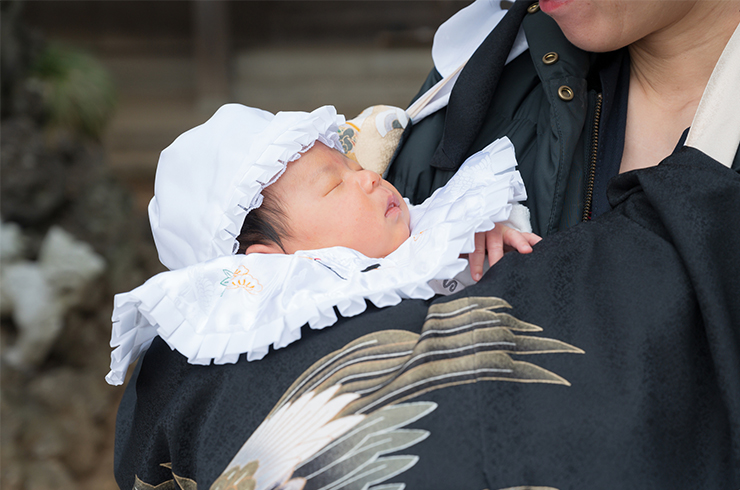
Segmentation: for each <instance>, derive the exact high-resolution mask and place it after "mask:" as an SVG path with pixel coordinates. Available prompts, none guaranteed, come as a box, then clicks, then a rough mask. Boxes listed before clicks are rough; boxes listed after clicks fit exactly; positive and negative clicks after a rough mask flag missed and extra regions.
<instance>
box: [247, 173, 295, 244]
mask: <svg viewBox="0 0 740 490" xmlns="http://www.w3.org/2000/svg"><path fill="white" fill-rule="evenodd" d="M262 198H263V199H262V205H260V207H258V208H257V209H253V210H251V211H250V212H249V213H248V214H247V216H246V217H245V218H244V223H242V229H241V231H240V232H239V236H238V237H236V240H237V241H238V242H239V248H238V249H237V251H236V253H238V254H244V253H246V252H247V249H248V248H249V247H250V246H251V245H256V244H259V245H277V246H278V247H280V249H281V250H282V251H283V252H284V253H285V247H283V242H282V239H284V238H288V237H289V236H290V230H289V229H288V215H287V214H286V213H285V209H284V208H283V206H282V203H281V202H280V199H278V197H277V196H276V195H275V192H273V191H272V190H271V189H270V188H269V187H266V188H264V189H262Z"/></svg>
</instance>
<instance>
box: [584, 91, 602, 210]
mask: <svg viewBox="0 0 740 490" xmlns="http://www.w3.org/2000/svg"><path fill="white" fill-rule="evenodd" d="M601 101H602V95H601V94H597V95H596V111H595V113H594V130H593V133H592V134H591V158H590V159H589V162H588V180H587V181H586V198H585V200H584V205H583V217H582V218H581V221H589V220H590V219H591V207H592V205H593V200H594V179H595V178H596V154H597V151H598V149H599V121H600V119H601Z"/></svg>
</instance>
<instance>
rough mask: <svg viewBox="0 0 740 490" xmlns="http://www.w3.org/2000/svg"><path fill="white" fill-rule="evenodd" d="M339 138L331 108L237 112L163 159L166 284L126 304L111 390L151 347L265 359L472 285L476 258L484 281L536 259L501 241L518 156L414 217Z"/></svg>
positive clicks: (200, 356) (481, 158)
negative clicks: (462, 280)
mask: <svg viewBox="0 0 740 490" xmlns="http://www.w3.org/2000/svg"><path fill="white" fill-rule="evenodd" d="M343 122H344V118H343V117H342V116H338V115H337V114H336V111H335V109H334V108H333V107H330V106H325V107H322V108H319V109H317V110H315V111H313V112H311V113H304V112H281V113H278V114H276V115H273V114H270V113H268V112H265V111H261V110H259V109H253V108H249V107H245V106H241V105H238V104H229V105H226V106H223V107H222V108H221V109H219V110H218V111H217V112H216V114H214V116H213V117H211V119H209V120H208V121H207V122H206V123H204V124H202V125H201V126H198V127H196V128H193V129H191V130H190V131H187V132H186V133H184V134H182V135H181V136H180V137H178V138H177V139H176V140H175V142H173V144H172V145H170V146H169V147H168V148H167V149H165V150H164V151H163V152H162V155H161V157H160V161H159V165H158V168H157V176H156V182H155V196H154V198H153V199H152V201H151V203H150V205H149V216H150V221H151V225H152V233H153V236H154V240H155V243H156V246H157V250H158V252H159V256H160V260H161V261H162V263H163V264H164V265H165V266H167V267H168V268H169V269H170V271H168V272H164V273H161V274H158V275H157V276H155V277H153V278H151V279H150V280H149V281H147V282H146V283H145V284H144V285H142V286H140V287H138V288H136V289H135V290H133V291H131V292H129V293H123V294H119V295H116V298H115V308H114V312H113V322H114V323H113V334H112V339H111V345H112V346H118V347H117V348H116V349H115V350H114V351H113V353H112V354H111V372H110V373H109V374H108V376H107V377H106V379H107V380H108V382H109V383H111V384H121V383H122V382H123V378H124V376H125V372H126V369H127V367H128V365H129V364H130V363H131V362H133V361H134V360H135V359H136V358H137V357H138V355H139V354H140V353H141V352H143V351H144V350H146V348H148V346H149V344H150V343H151V341H152V339H153V338H154V336H156V335H159V336H161V337H162V338H163V339H164V340H165V341H166V342H167V343H168V344H169V345H170V347H172V348H173V349H176V350H178V351H179V352H181V353H182V354H183V355H185V356H187V357H188V361H189V362H191V363H193V364H209V363H210V362H212V361H213V362H216V363H228V362H236V361H237V360H238V358H239V356H240V355H241V354H244V353H246V354H247V357H248V359H249V360H253V359H259V358H261V357H262V356H264V355H265V354H266V353H267V351H268V349H269V347H270V346H273V347H275V348H279V347H283V346H285V345H287V344H289V343H291V342H293V341H295V340H297V339H298V338H300V329H301V327H302V326H303V325H304V324H306V323H308V324H309V325H310V326H311V328H324V327H326V326H329V325H332V324H333V323H334V322H336V319H337V317H336V315H335V313H334V309H335V308H336V309H338V310H339V312H340V313H341V314H342V315H343V316H352V315H356V314H359V313H360V312H362V311H364V309H365V308H366V301H371V302H373V303H374V304H376V305H377V306H379V307H383V306H389V305H393V304H396V303H398V302H399V301H401V299H403V298H429V297H431V296H432V295H433V294H434V292H435V291H436V292H439V291H437V290H436V289H435V288H434V287H433V285H432V284H433V283H434V281H440V280H449V279H451V278H453V277H454V276H456V275H458V274H461V273H462V271H463V269H464V268H465V265H466V264H465V261H464V260H461V259H460V258H459V257H460V255H461V254H469V253H475V249H478V254H479V255H480V262H481V267H482V262H483V260H482V256H483V255H484V254H485V246H483V247H481V246H480V244H482V243H484V242H488V244H489V248H500V249H503V247H504V246H508V247H513V248H515V249H517V250H519V251H520V252H525V253H526V252H529V251H531V245H532V244H534V243H535V242H536V241H537V240H538V237H536V236H535V235H532V234H529V233H521V232H519V231H516V230H514V229H511V228H508V227H504V226H501V225H496V226H495V227H494V223H495V222H501V221H505V220H507V219H508V218H509V213H510V210H511V208H512V203H514V202H516V201H520V200H523V199H525V198H526V195H525V194H524V187H523V184H522V182H521V178H520V177H519V174H518V172H516V170H515V165H516V162H515V158H514V152H513V147H511V144H510V143H509V142H508V140H499V141H497V142H494V143H493V144H491V145H489V147H487V148H486V149H485V150H483V151H482V152H480V153H479V154H477V155H476V156H474V157H471V158H470V159H469V160H468V161H467V162H466V163H465V164H464V165H463V167H461V169H460V171H459V172H458V173H457V174H456V175H455V177H453V179H452V180H451V181H450V183H448V185H446V186H445V187H444V188H442V189H439V190H438V191H437V192H436V193H435V194H434V195H433V196H432V197H430V198H429V199H428V200H427V201H425V202H424V203H423V204H421V205H419V206H409V205H408V203H407V202H406V201H405V200H404V199H403V198H402V197H401V195H400V194H399V193H398V191H397V190H396V189H395V188H394V187H393V186H392V185H391V184H390V183H388V182H387V181H385V180H384V179H382V178H381V177H380V175H378V174H377V173H375V172H372V171H369V170H364V169H363V168H362V167H361V166H360V165H359V164H358V163H357V162H355V161H354V160H352V159H350V158H348V157H346V156H345V155H344V154H343V153H342V151H341V148H342V147H341V145H340V143H339V137H338V125H339V124H342V123H343ZM491 229H492V230H493V232H490V231H488V230H491ZM502 230H503V231H502ZM491 244H493V245H491ZM481 252H482V253H481ZM307 259H308V260H307ZM471 260H472V259H471ZM491 261H493V259H491ZM466 274H468V275H469V274H470V273H466ZM447 293H448V294H449V291H447Z"/></svg>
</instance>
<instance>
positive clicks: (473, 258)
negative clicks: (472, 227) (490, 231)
mask: <svg viewBox="0 0 740 490" xmlns="http://www.w3.org/2000/svg"><path fill="white" fill-rule="evenodd" d="M485 259H486V234H485V233H476V234H475V251H474V252H473V253H470V254H468V262H470V276H471V277H472V278H473V280H474V281H476V282H477V281H479V280H480V278H481V277H482V276H483V261H484V260H485Z"/></svg>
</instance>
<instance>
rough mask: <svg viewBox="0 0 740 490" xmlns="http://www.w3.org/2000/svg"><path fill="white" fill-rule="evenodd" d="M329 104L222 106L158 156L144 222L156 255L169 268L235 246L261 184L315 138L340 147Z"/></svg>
mask: <svg viewBox="0 0 740 490" xmlns="http://www.w3.org/2000/svg"><path fill="white" fill-rule="evenodd" d="M342 123H344V117H343V116H340V115H337V112H336V109H335V108H334V107H332V106H324V107H320V108H318V109H316V110H315V111H313V112H311V113H306V112H279V113H277V114H275V115H273V114H272V113H270V112H267V111H263V110H260V109H255V108H252V107H246V106H243V105H240V104H227V105H224V106H222V107H221V108H220V109H218V110H217V111H216V113H215V114H214V115H213V116H212V117H211V118H210V119H209V120H208V121H206V122H205V123H203V124H201V125H200V126H197V127H195V128H193V129H191V130H189V131H186V132H185V133H183V134H182V135H180V136H179V137H178V138H177V139H176V140H175V141H174V142H173V143H172V144H171V145H170V146H169V147H167V148H166V149H165V150H164V151H163V152H162V154H161V156H160V157H159V164H158V165H157V174H156V179H155V183H154V197H153V198H152V200H151V202H150V203H149V221H150V222H151V226H152V234H153V235H154V243H155V244H156V246H157V251H158V252H159V260H160V261H161V262H162V264H164V265H165V266H166V267H167V268H168V269H170V270H175V269H180V268H182V267H186V266H190V265H193V264H197V263H200V262H204V261H206V260H210V259H214V258H216V257H221V256H224V255H231V254H233V253H234V252H235V251H236V247H238V242H237V241H236V237H237V236H238V235H239V232H240V231H241V227H242V223H243V222H244V217H245V216H246V215H247V213H248V212H249V211H251V210H252V209H255V208H258V207H259V206H260V204H262V189H264V188H265V187H267V186H268V185H270V184H272V183H273V182H275V181H276V180H277V178H278V177H280V175H281V174H282V173H283V171H285V167H286V165H287V164H288V163H289V162H291V161H293V160H296V159H297V158H298V157H299V156H300V155H301V153H303V152H305V151H306V150H308V149H309V148H311V147H312V146H313V144H314V143H315V142H316V141H317V140H318V141H320V142H322V143H324V144H325V145H327V146H329V147H331V148H336V149H338V150H340V151H341V150H342V146H341V144H340V143H339V135H338V125H339V124H342Z"/></svg>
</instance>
